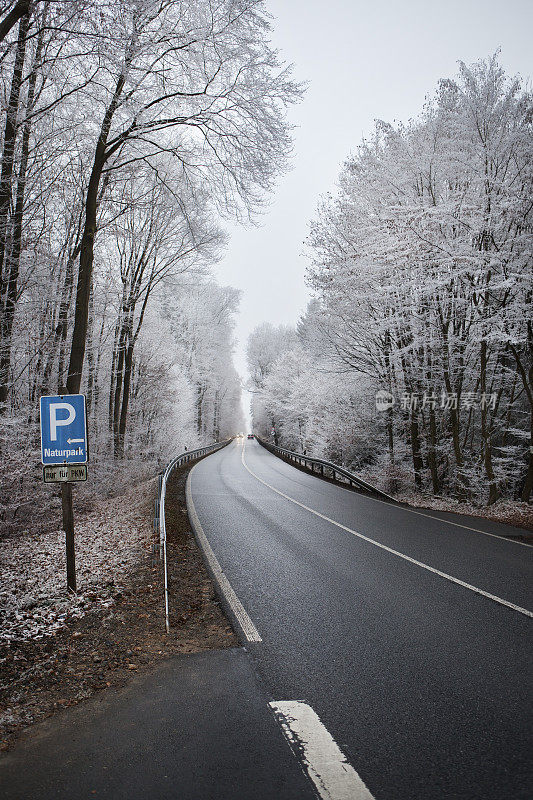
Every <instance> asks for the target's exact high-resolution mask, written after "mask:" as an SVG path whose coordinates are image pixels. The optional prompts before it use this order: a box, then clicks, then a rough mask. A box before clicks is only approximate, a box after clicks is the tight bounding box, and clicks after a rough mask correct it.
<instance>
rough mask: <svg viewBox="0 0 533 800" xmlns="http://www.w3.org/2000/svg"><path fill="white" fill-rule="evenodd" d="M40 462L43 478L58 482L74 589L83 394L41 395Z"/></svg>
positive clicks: (83, 472)
mask: <svg viewBox="0 0 533 800" xmlns="http://www.w3.org/2000/svg"><path fill="white" fill-rule="evenodd" d="M40 408H41V462H42V464H43V480H44V481H45V482H46V483H51V482H60V483H61V508H62V512H63V530H64V531H65V540H66V541H65V543H66V556H67V586H68V588H69V589H70V590H71V591H72V592H75V591H76V558H75V550H74V511H73V508H72V483H71V481H79V480H86V479H87V466H86V464H87V461H88V446H87V414H86V410H85V396H84V395H82V394H65V395H57V396H53V397H49V396H46V397H41V403H40Z"/></svg>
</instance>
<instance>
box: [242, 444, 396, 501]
mask: <svg viewBox="0 0 533 800" xmlns="http://www.w3.org/2000/svg"><path fill="white" fill-rule="evenodd" d="M255 438H256V439H257V441H258V442H259V444H260V445H262V446H263V447H264V448H265V449H266V450H269V451H270V452H271V453H274V455H281V456H283V457H284V458H287V459H289V461H293V462H294V463H295V464H299V465H300V466H301V467H305V468H306V469H309V470H310V471H311V472H312V473H313V474H316V472H315V466H316V467H318V470H317V472H318V474H319V475H320V476H321V477H322V478H327V477H328V476H327V475H326V470H329V471H330V473H331V474H330V476H329V477H331V478H332V479H333V480H336V481H338V482H339V483H341V481H340V480H339V478H338V476H341V477H342V478H343V479H344V480H343V481H342V483H345V482H348V483H349V484H350V486H354V487H355V488H357V489H361V490H362V491H364V492H368V494H373V495H377V496H378V497H382V498H384V499H385V500H389V501H390V502H392V503H396V502H398V501H397V500H395V499H394V497H391V496H390V495H388V494H385V492H382V491H381V489H376V487H375V486H372V485H371V484H370V483H367V482H366V481H364V480H362V478H359V477H358V476H357V475H354V473H353V472H350V471H349V470H347V469H344V467H339V466H338V465H337V464H333V463H332V462H331V461H324V460H323V459H322V458H311V457H310V456H305V455H303V454H302V453H295V452H293V451H292V450H286V449H285V448H284V447H278V446H277V445H276V444H270V442H265V441H264V440H263V439H260V438H259V436H256V437H255Z"/></svg>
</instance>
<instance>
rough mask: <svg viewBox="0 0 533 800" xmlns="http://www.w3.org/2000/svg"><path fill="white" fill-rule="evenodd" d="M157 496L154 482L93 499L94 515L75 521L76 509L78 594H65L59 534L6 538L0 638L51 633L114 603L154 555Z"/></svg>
mask: <svg viewBox="0 0 533 800" xmlns="http://www.w3.org/2000/svg"><path fill="white" fill-rule="evenodd" d="M154 492H155V481H154V480H151V481H147V482H145V483H143V484H140V485H137V486H135V487H133V488H130V489H129V490H128V491H127V492H126V493H125V494H123V495H121V496H120V497H114V498H111V499H105V500H100V501H97V502H95V504H94V507H93V510H92V511H91V513H90V514H86V515H84V516H79V517H76V509H75V510H74V513H75V542H76V576H77V585H78V594H77V595H69V594H68V592H67V589H66V561H65V534H64V532H63V531H62V530H61V529H57V530H54V531H51V532H44V533H38V534H32V533H28V532H27V533H24V534H22V535H18V536H12V537H8V538H7V539H5V540H4V541H3V542H2V548H1V549H0V640H4V641H5V640H8V641H9V640H23V639H28V638H39V637H42V636H49V635H52V634H53V633H54V632H55V631H57V630H58V629H60V628H61V627H63V626H64V625H65V623H66V621H67V620H68V619H69V618H76V617H81V616H83V615H84V614H85V613H86V611H87V610H89V609H90V608H94V607H95V605H100V606H104V607H105V606H111V605H112V604H113V602H114V600H113V597H114V594H115V593H116V591H117V589H118V588H120V587H121V586H122V585H123V584H124V583H125V582H126V581H127V578H128V575H129V574H130V573H131V571H132V570H133V569H134V568H135V566H136V565H138V564H139V562H140V561H141V560H142V559H143V558H144V557H146V556H147V555H148V553H149V552H150V548H151V540H152V526H151V519H150V512H149V507H150V501H151V499H152V498H153V496H154ZM58 523H59V524H60V517H59V518H58Z"/></svg>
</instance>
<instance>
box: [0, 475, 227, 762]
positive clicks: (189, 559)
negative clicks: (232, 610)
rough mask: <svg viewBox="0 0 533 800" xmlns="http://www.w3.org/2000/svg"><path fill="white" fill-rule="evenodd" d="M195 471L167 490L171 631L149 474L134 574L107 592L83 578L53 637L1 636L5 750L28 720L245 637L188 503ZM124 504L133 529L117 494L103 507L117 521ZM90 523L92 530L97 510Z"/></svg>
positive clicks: (0, 719)
mask: <svg viewBox="0 0 533 800" xmlns="http://www.w3.org/2000/svg"><path fill="white" fill-rule="evenodd" d="M189 469H190V467H189V466H187V467H185V468H182V469H181V470H176V471H175V472H174V473H173V475H172V477H171V479H170V481H169V484H168V489H167V503H166V505H167V541H168V545H167V551H168V562H169V595H170V624H171V630H170V634H168V635H167V634H166V633H165V620H164V596H163V588H162V587H163V580H162V564H161V562H160V561H159V559H158V558H157V556H155V557H154V556H153V554H152V544H155V542H156V535H155V533H154V532H153V531H152V516H153V505H154V496H153V491H154V489H153V482H150V485H148V486H147V485H143V486H142V487H138V491H137V490H136V491H137V495H138V492H143V496H142V498H141V502H137V503H136V505H135V504H133V505H132V508H131V512H130V513H131V514H132V519H131V520H130V522H131V525H132V526H133V525H135V526H136V530H138V536H139V543H140V544H139V547H138V552H139V556H138V559H137V560H136V563H135V564H134V565H133V566H131V565H130V566H129V567H128V570H127V572H126V574H123V575H121V576H120V580H118V581H113V582H110V581H107V582H106V586H105V592H100V591H99V589H100V587H98V586H92V587H91V588H92V591H86V592H83V586H80V589H81V591H82V594H83V600H82V602H75V603H74V604H73V605H72V613H69V612H68V610H67V613H66V615H65V614H64V615H62V618H60V626H59V627H57V626H56V627H55V630H52V631H51V632H50V633H49V635H39V634H38V635H37V636H35V633H34V634H33V635H31V634H30V635H27V636H24V635H22V636H18V637H16V638H12V639H11V640H4V641H2V642H1V643H0V749H3V750H5V749H7V748H8V747H9V746H10V745H11V744H12V742H13V741H14V740H15V739H16V737H17V735H18V734H19V733H20V731H21V730H23V729H24V728H25V727H27V726H28V725H31V724H33V723H35V722H37V721H39V720H41V719H44V718H45V717H48V716H50V715H51V714H53V713H55V712H56V711H58V710H60V709H63V708H68V707H69V706H72V705H75V704H77V703H79V702H80V701H83V700H84V699H86V698H87V697H90V696H91V695H93V694H94V693H95V692H98V691H102V690H105V689H106V688H109V687H118V686H121V685H123V684H125V683H126V682H127V681H128V680H129V679H130V678H131V676H132V675H134V674H136V673H138V672H139V671H142V670H148V669H150V668H151V666H152V665H154V664H156V663H157V662H159V661H161V660H162V659H166V658H168V657H169V656H172V655H175V654H178V653H193V652H199V651H202V650H207V649H212V648H221V647H232V646H235V645H236V644H237V640H236V637H235V635H234V633H233V631H232V629H231V626H230V624H229V623H228V621H227V619H226V617H225V616H224V613H223V611H222V609H221V607H220V605H219V603H218V601H217V599H216V595H215V590H214V586H213V584H212V582H211V579H210V577H209V575H208V573H207V571H206V568H205V566H204V563H203V559H202V555H201V553H200V551H199V550H198V546H197V544H196V541H195V539H194V536H193V534H192V533H191V529H190V525H189V519H188V516H187V511H186V506H185V480H186V477H187V474H188V471H189ZM137 499H138V497H137ZM117 506H120V513H121V519H120V525H121V526H122V527H124V526H126V527H128V522H129V521H128V513H129V512H128V504H127V503H123V504H120V503H118V502H117V499H115V500H110V501H109V502H108V501H106V504H105V507H104V505H103V506H102V507H101V508H100V509H99V513H100V515H101V514H102V510H103V511H104V512H105V513H106V515H107V527H108V528H109V529H112V527H113V517H114V516H116V515H117V511H118V509H117ZM139 510H141V512H142V513H141V514H139ZM133 517H134V518H133ZM84 523H85V525H86V527H87V529H90V526H91V521H90V517H89V518H88V519H87V520H84ZM135 535H136V536H137V533H136V534H135ZM59 568H61V567H60V566H58V569H59ZM103 595H104V596H105V600H104V601H102V596H103ZM80 614H82V616H76V615H80Z"/></svg>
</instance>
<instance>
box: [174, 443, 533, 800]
mask: <svg viewBox="0 0 533 800" xmlns="http://www.w3.org/2000/svg"><path fill="white" fill-rule="evenodd" d="M189 501H192V506H193V507H194V508H193V510H192V517H193V520H195V521H196V522H195V524H196V527H197V528H198V529H199V530H200V536H201V537H202V536H203V535H205V537H206V540H207V542H208V544H207V545H206V546H207V548H208V551H209V557H210V558H211V562H212V563H211V567H212V568H213V569H214V570H215V572H216V571H217V569H219V568H220V569H221V570H222V571H223V575H221V576H219V578H220V579H221V580H222V587H223V590H224V591H225V593H226V598H227V600H228V602H229V603H230V605H231V606H232V609H233V613H234V615H235V616H236V618H237V622H238V623H240V626H241V628H242V637H243V640H245V641H247V645H246V647H247V649H248V651H249V652H250V653H251V655H252V658H253V660H254V661H255V665H256V668H257V670H258V672H259V674H260V675H261V677H262V679H263V681H264V683H265V685H266V687H267V689H268V691H269V692H270V694H271V696H272V698H274V700H275V701H277V702H282V704H283V701H302V702H303V703H306V704H307V705H308V706H309V707H310V708H311V709H312V712H313V713H315V714H316V715H318V718H319V719H320V721H321V723H322V724H323V725H324V727H325V730H326V731H327V732H329V734H330V735H331V737H332V738H333V740H334V741H335V743H336V745H337V746H338V748H339V749H340V751H341V752H342V753H343V754H344V756H345V757H346V759H347V761H348V762H349V764H350V765H351V767H353V770H354V771H355V773H356V778H357V779H360V781H361V782H362V784H361V785H363V784H364V785H366V787H367V789H366V790H364V787H363V789H362V790H361V793H360V794H357V792H356V791H355V790H353V791H350V790H347V791H345V793H344V794H342V791H339V793H338V797H343V798H344V797H346V798H351V797H356V796H357V797H359V796H360V797H361V798H363V797H365V798H367V797H368V798H370V797H373V798H375V800H418V799H420V800H432V799H433V798H434V800H445V799H446V798H454V800H455V798H465V800H466V799H467V798H468V800H474V798H480V800H481V799H482V800H490V799H491V798H493V799H494V800H511V798H512V799H513V800H514V799H515V798H526V797H528V798H529V797H531V796H532V785H533V784H532V780H531V779H532V773H531V753H532V752H533V750H532V748H531V745H532V742H531V735H530V732H531V715H530V707H529V705H528V686H530V676H531V674H532V673H531V666H532V664H531V650H530V646H529V642H530V639H529V634H530V632H531V626H532V622H533V620H532V619H531V609H533V598H532V592H531V581H530V578H531V567H532V562H533V548H531V547H530V546H528V545H525V544H521V543H518V542H516V541H512V540H509V539H504V538H501V537H500V536H499V535H498V534H500V533H501V532H502V531H504V530H505V529H504V528H503V526H499V525H498V524H497V523H492V522H488V521H483V520H479V519H474V518H470V517H458V516H451V517H449V518H448V519H445V517H446V515H445V514H438V513H436V512H427V513H426V512H423V513H415V512H414V511H411V510H408V509H405V508H402V507H397V506H394V505H392V504H389V503H386V502H382V501H378V500H375V499H372V498H369V497H365V496H362V495H359V494H356V493H354V492H351V491H349V490H347V489H343V488H342V487H340V486H336V485H334V484H331V483H328V482H325V481H321V480H320V479H319V478H316V477H313V476H312V475H308V474H306V473H304V472H302V471H300V470H297V469H296V468H294V467H292V466H290V465H288V464H286V463H285V462H283V461H281V460H280V459H278V458H276V457H275V456H273V455H272V454H270V453H269V452H267V451H266V450H265V449H264V448H262V447H261V446H260V445H259V444H258V443H257V442H256V441H247V440H242V439H240V440H239V439H238V440H235V441H234V442H233V443H232V444H230V445H229V446H228V447H226V448H224V449H223V450H221V451H219V452H217V453H215V454H214V455H212V456H209V457H208V458H206V459H204V460H203V461H201V462H200V463H198V464H197V465H196V466H195V467H194V468H193V470H192V472H191V475H190V480H189ZM189 510H190V512H191V505H190V508H189ZM450 520H451V521H453V522H454V523H455V524H452V522H451V521H450ZM515 532H516V531H515ZM197 533H198V530H197ZM205 544H206V541H205V540H204V545H205ZM528 610H529V611H528ZM365 791H366V793H365ZM323 796H327V794H324V795H323Z"/></svg>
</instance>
